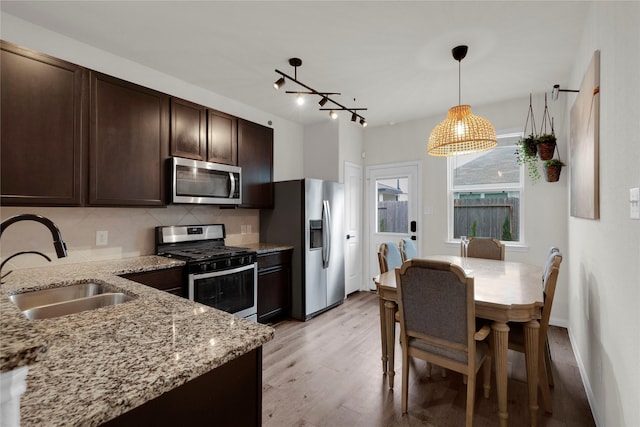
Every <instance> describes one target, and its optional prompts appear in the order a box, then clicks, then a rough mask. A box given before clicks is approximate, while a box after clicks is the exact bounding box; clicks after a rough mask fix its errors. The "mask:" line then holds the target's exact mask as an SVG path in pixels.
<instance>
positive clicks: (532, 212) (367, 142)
mask: <svg viewBox="0 0 640 427" xmlns="http://www.w3.org/2000/svg"><path fill="white" fill-rule="evenodd" d="M549 89H551V88H549ZM548 106H549V110H550V114H551V115H552V116H553V117H554V119H555V129H556V133H558V134H560V135H562V133H563V129H564V128H565V127H566V125H567V117H566V114H565V108H564V101H563V100H559V101H555V102H551V101H550V100H549V102H548ZM528 108H529V96H528V94H527V95H526V96H523V97H522V98H520V99H515V100H511V101H506V102H502V103H498V104H492V105H483V106H472V111H473V112H474V114H477V115H479V116H481V117H484V118H486V119H488V120H490V121H491V122H492V123H493V125H494V126H495V128H496V131H497V132H498V133H500V131H521V130H523V127H524V122H525V119H526V116H527V110H528ZM533 109H534V114H535V116H536V117H537V122H536V124H537V125H538V126H539V125H540V122H541V120H542V113H543V111H544V94H534V99H533ZM445 115H446V111H443V112H442V114H441V115H439V116H437V117H429V118H425V119H420V120H415V121H411V122H405V123H399V124H395V125H393V126H381V127H374V128H367V129H365V132H364V144H363V147H364V151H365V153H366V158H365V165H375V164H384V163H393V162H403V161H415V160H416V159H419V160H420V161H422V183H421V185H422V202H423V206H422V209H420V211H421V212H422V213H423V214H422V215H421V222H422V224H418V244H419V245H421V253H423V254H426V255H429V254H458V253H459V245H458V244H457V243H451V242H447V161H446V159H445V158H443V157H431V156H428V155H427V140H428V138H429V134H430V133H431V130H432V129H433V127H434V126H435V125H437V124H438V123H439V122H440V121H442V120H443V119H444V118H445ZM567 146H568V140H567V139H566V138H560V139H559V141H558V149H559V151H560V156H561V158H562V159H566V158H567V157H566V156H567ZM514 161H515V156H514ZM525 176H526V174H525ZM566 192H567V173H566V170H565V171H563V173H562V175H561V176H560V181H559V182H556V183H548V182H545V181H544V178H543V179H541V180H540V181H538V182H537V183H536V184H535V185H532V184H531V181H530V180H529V178H528V176H526V178H525V195H524V198H523V200H522V208H523V219H524V221H525V233H524V238H525V242H524V246H521V247H513V246H508V247H507V249H506V259H507V260H513V261H520V262H527V263H530V264H538V265H542V264H543V262H544V260H545V257H546V252H547V250H548V248H549V246H552V245H554V246H558V247H560V248H561V249H562V250H565V249H566V248H567V216H568V213H567V212H568V210H567V209H568V208H567V198H566ZM366 229H368V228H365V230H366ZM365 239H366V242H365V244H367V245H368V244H369V241H368V236H365ZM365 247H366V246H365ZM565 255H568V256H569V257H570V254H565ZM565 259H566V257H565ZM365 268H366V267H365ZM563 273H564V271H562V272H561V274H560V277H559V285H558V289H557V291H556V296H555V300H554V306H553V312H552V320H551V321H552V323H554V324H556V325H561V326H567V325H568V319H569V315H568V302H567V299H568V297H567V294H568V291H567V288H568V287H567V276H568V275H567V274H566V273H564V274H563Z"/></svg>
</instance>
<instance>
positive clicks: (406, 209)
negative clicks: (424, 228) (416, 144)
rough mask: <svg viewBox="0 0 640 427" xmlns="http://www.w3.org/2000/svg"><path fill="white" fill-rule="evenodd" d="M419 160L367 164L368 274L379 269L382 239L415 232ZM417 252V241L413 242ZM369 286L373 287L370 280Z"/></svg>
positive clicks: (416, 226)
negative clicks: (379, 250) (374, 164)
mask: <svg viewBox="0 0 640 427" xmlns="http://www.w3.org/2000/svg"><path fill="white" fill-rule="evenodd" d="M420 173H421V170H420V163H417V162H410V163H395V164H388V165H376V166H369V167H367V204H366V206H367V210H368V229H369V244H368V256H367V260H368V270H367V271H368V276H369V277H368V278H369V279H371V278H372V277H374V276H376V275H377V274H379V273H380V267H379V266H378V248H379V247H380V244H381V243H383V242H392V243H394V244H395V245H398V243H400V240H401V239H402V238H404V237H409V238H412V237H413V238H415V239H417V236H418V235H419V231H420V228H419V227H420V224H419V223H418V212H420V194H421V193H420V188H419V185H420ZM416 247H417V249H418V253H420V243H419V242H416ZM368 286H369V288H371V289H374V285H373V281H371V280H370V283H369V285H368Z"/></svg>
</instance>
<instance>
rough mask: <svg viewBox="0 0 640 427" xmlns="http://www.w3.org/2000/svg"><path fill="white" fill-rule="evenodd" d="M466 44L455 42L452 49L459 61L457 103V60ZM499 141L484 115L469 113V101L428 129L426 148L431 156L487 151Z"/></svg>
mask: <svg viewBox="0 0 640 427" xmlns="http://www.w3.org/2000/svg"><path fill="white" fill-rule="evenodd" d="M467 50H468V47H467V46H464V45H462V46H456V47H454V48H453V49H452V51H451V53H452V54H453V58H454V59H455V60H456V61H458V104H460V62H461V61H462V59H463V58H464V57H465V56H467ZM496 145H498V140H497V139H496V130H495V128H494V127H493V125H492V124H491V122H489V121H488V120H487V119H483V118H482V117H480V116H476V115H475V114H473V113H471V106H470V105H457V106H455V107H451V108H450V109H449V112H448V113H447V118H446V119H444V120H443V121H442V122H441V123H440V124H439V125H437V126H436V127H435V128H433V130H432V131H431V135H430V136H429V143H428V144H427V152H428V153H429V155H431V156H455V155H458V154H468V153H474V152H477V151H486V150H491V149H493V148H495V146H496Z"/></svg>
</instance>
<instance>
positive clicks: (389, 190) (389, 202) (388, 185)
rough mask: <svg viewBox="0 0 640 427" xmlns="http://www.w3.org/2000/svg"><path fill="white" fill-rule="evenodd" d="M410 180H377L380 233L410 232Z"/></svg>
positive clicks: (401, 178) (399, 178)
mask: <svg viewBox="0 0 640 427" xmlns="http://www.w3.org/2000/svg"><path fill="white" fill-rule="evenodd" d="M408 189H409V178H408V177H406V176H403V177H397V178H387V179H376V194H377V198H378V233H403V234H406V233H408V232H409V191H408Z"/></svg>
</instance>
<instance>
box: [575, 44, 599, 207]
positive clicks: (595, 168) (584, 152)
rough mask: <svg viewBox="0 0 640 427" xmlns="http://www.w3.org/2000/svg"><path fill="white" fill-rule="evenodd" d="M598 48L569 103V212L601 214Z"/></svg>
mask: <svg viewBox="0 0 640 427" xmlns="http://www.w3.org/2000/svg"><path fill="white" fill-rule="evenodd" d="M599 139H600V51H599V50H596V51H595V52H594V53H593V57H592V58H591V63H590V64H589V68H588V69H587V71H586V73H585V75H584V78H583V79H582V85H581V86H580V92H579V93H578V97H577V98H576V100H575V102H574V103H573V107H571V140H570V162H571V163H570V170H571V216H573V217H579V218H587V219H598V218H600V173H599V169H600V168H599V159H598V158H599V145H600V141H599Z"/></svg>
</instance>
